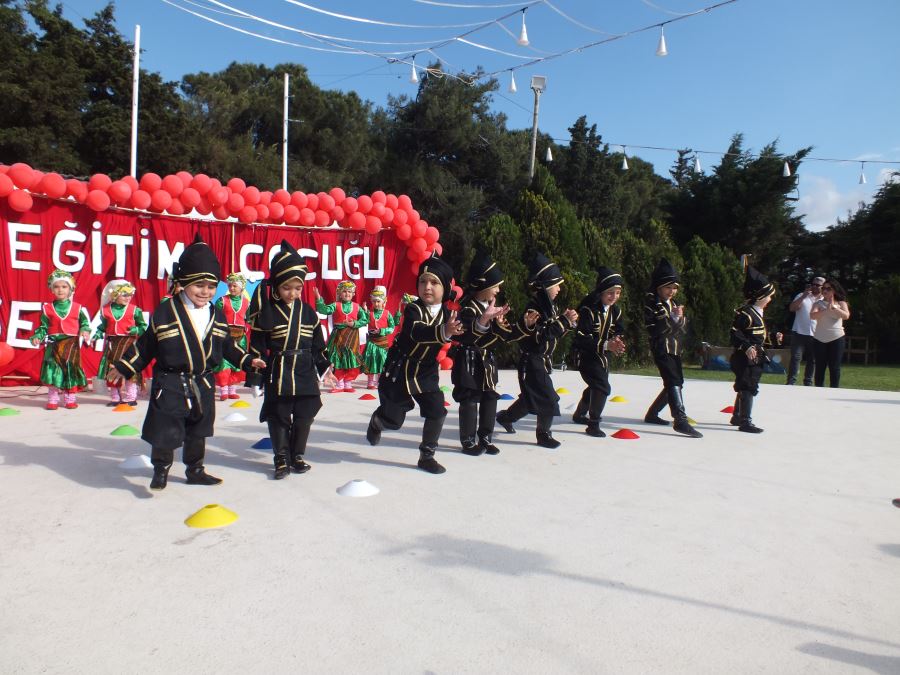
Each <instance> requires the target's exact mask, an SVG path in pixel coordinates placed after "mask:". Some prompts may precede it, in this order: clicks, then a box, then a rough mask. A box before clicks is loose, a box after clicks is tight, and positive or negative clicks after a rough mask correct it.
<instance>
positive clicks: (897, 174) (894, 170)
mask: <svg viewBox="0 0 900 675" xmlns="http://www.w3.org/2000/svg"><path fill="white" fill-rule="evenodd" d="M885 183H900V167H896V166H892V167H890V168H887V167H885V168H883V169H881V171H879V172H878V184H879V185H884V184H885Z"/></svg>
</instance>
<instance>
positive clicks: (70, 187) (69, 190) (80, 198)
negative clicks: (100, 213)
mask: <svg viewBox="0 0 900 675" xmlns="http://www.w3.org/2000/svg"><path fill="white" fill-rule="evenodd" d="M66 194H68V195H69V196H70V197H72V199H74V200H75V201H76V202H78V203H79V204H84V200H85V199H87V195H88V187H87V185H86V184H84V183H82V182H81V181H80V180H78V179H77V178H70V179H69V180H67V181H66Z"/></svg>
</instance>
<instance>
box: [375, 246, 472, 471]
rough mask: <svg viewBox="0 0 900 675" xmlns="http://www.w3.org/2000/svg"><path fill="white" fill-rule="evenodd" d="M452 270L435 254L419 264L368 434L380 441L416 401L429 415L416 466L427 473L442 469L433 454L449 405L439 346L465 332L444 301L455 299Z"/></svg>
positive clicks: (420, 408) (423, 415)
mask: <svg viewBox="0 0 900 675" xmlns="http://www.w3.org/2000/svg"><path fill="white" fill-rule="evenodd" d="M452 281H453V270H452V269H450V266H449V265H448V264H447V263H445V262H444V261H443V260H441V259H440V258H438V257H437V256H434V257H431V258H429V259H428V260H426V261H424V262H423V263H422V264H421V265H420V266H419V278H418V283H417V287H418V293H419V298H418V300H415V301H414V302H411V303H409V304H408V305H406V307H405V308H404V310H403V320H402V321H403V322H402V325H401V328H400V332H399V333H398V334H397V337H396V339H395V340H394V344H393V345H391V348H390V349H389V350H388V356H387V362H386V363H385V365H384V373H383V374H382V376H381V379H380V380H379V381H378V398H379V399H380V405H379V406H378V408H377V409H376V410H375V412H374V413H372V419H371V420H369V428H368V429H367V430H366V439H367V440H368V441H369V443H371V444H372V445H378V443H380V442H381V432H382V431H383V430H385V429H392V430H394V429H399V428H400V427H402V426H403V422H404V420H405V419H406V413H408V412H409V411H410V410H412V409H413V407H414V403H413V401H415V402H416V403H418V404H419V411H420V413H421V415H422V417H424V418H425V424H424V425H423V426H422V443H421V445H419V462H418V465H417V466H418V467H419V468H420V469H422V470H423V471H427V472H428V473H435V474H436V473H444V471H445V469H444V467H443V466H441V465H440V464H438V462H437V460H435V458H434V453H435V450H437V447H438V439H439V438H440V436H441V429H443V427H444V418H445V417H446V416H447V410H446V409H445V408H444V394H443V392H441V389H440V386H439V380H438V363H437V355H438V352H440V350H441V347H442V346H443V345H445V344H446V343H448V342H450V341H451V340H452V339H453V338H454V337H456V336H457V335H460V334H461V333H462V326H461V325H460V322H459V321H458V320H457V318H456V312H453V311H450V310H449V309H447V307H446V306H445V304H444V303H446V302H448V301H450V300H453V299H454V298H453V294H452V290H451V289H452V286H453V285H452Z"/></svg>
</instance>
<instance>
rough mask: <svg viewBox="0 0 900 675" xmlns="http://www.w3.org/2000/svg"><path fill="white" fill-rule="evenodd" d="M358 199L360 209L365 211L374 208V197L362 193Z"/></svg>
mask: <svg viewBox="0 0 900 675" xmlns="http://www.w3.org/2000/svg"><path fill="white" fill-rule="evenodd" d="M356 201H357V203H358V204H359V210H360V211H362V212H363V213H368V212H369V211H371V210H372V198H371V197H370V196H369V195H360V196H359V198H358V199H357V200H356Z"/></svg>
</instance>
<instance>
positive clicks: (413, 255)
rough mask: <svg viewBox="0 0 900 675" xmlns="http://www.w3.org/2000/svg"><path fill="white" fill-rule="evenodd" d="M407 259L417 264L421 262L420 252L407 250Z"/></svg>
mask: <svg viewBox="0 0 900 675" xmlns="http://www.w3.org/2000/svg"><path fill="white" fill-rule="evenodd" d="M406 258H407V260H410V261H412V262H414V263H416V264H418V262H419V252H418V251H416V250H415V249H412V248H408V249H406Z"/></svg>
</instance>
